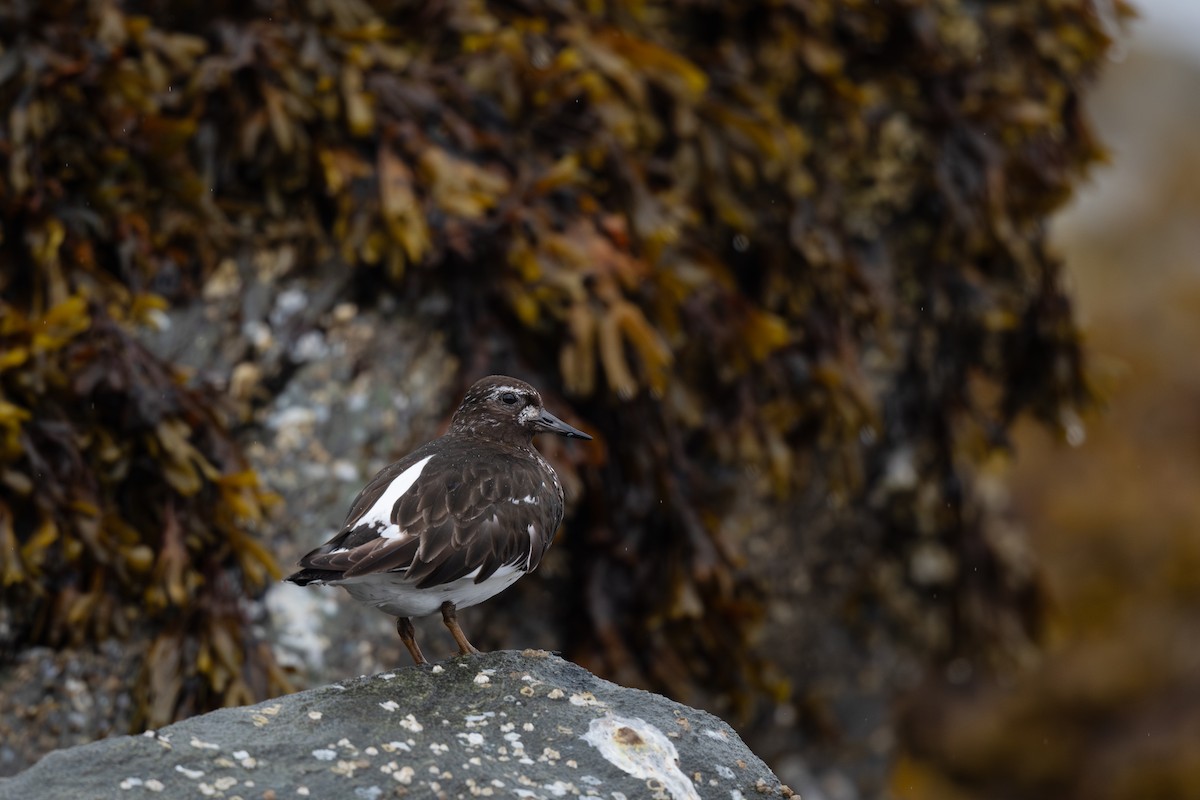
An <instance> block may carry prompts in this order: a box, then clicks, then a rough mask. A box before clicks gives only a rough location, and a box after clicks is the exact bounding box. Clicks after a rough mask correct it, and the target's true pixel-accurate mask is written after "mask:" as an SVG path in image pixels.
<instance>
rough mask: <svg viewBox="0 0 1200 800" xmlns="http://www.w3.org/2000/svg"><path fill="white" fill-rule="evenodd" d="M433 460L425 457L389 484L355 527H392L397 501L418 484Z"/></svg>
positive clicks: (356, 522) (357, 521)
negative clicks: (393, 511) (427, 465)
mask: <svg viewBox="0 0 1200 800" xmlns="http://www.w3.org/2000/svg"><path fill="white" fill-rule="evenodd" d="M431 458H433V456H425V457H424V458H422V459H421V460H420V461H418V462H417V463H415V464H413V465H412V466H411V467H409V468H408V469H406V470H404V472H401V473H400V474H399V475H397V476H396V477H395V478H394V479H393V480H392V482H391V483H389V484H388V487H387V489H384V491H383V494H382V495H380V496H379V499H378V500H376V501H375V504H374V505H372V506H371V507H370V508H369V509H367V513H365V514H363V515H362V516H361V517H359V518H358V519H357V520H356V521H355V523H354V525H355V527H358V526H359V525H371V524H376V525H378V526H379V527H381V528H383V527H387V526H390V525H391V524H392V509H393V508H395V507H396V501H398V500H399V499H400V498H401V497H403V496H404V493H405V492H407V491H408V490H409V489H411V488H412V486H413V484H414V483H416V482H417V478H420V477H421V473H422V472H423V471H424V470H425V465H426V464H428V463H429V459H431ZM389 538H392V537H389Z"/></svg>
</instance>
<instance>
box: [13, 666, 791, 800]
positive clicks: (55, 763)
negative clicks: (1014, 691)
mask: <svg viewBox="0 0 1200 800" xmlns="http://www.w3.org/2000/svg"><path fill="white" fill-rule="evenodd" d="M405 795H407V796H410V797H445V798H457V797H520V798H557V797H590V798H605V800H621V798H628V799H629V800H633V799H634V798H665V799H666V800H697V799H698V798H721V800H738V798H752V797H771V796H774V797H790V796H792V792H791V790H789V789H788V788H787V787H785V786H782V785H781V784H780V783H779V781H778V779H777V778H776V777H775V776H774V775H773V774H772V773H771V771H770V770H769V769H768V768H767V766H766V765H765V764H763V762H762V761H761V760H760V759H758V758H757V757H756V756H755V755H754V754H752V753H751V752H750V751H749V749H747V747H746V746H745V745H744V744H743V743H742V741H741V739H739V738H738V735H737V734H736V733H734V731H733V729H732V728H730V727H729V726H728V725H727V724H725V723H724V722H722V721H721V720H720V719H718V718H716V717H714V716H712V715H711V714H708V713H707V712H704V711H699V710H696V709H692V708H689V707H687V706H683V705H680V704H678V703H675V702H673V701H671V700H668V699H666V698H664V697H661V696H659V695H655V694H650V693H648V692H643V691H640V690H637V689H628V688H624V687H621V686H618V685H616V684H613V683H609V682H607V681H604V680H601V679H600V678H597V677H595V676H594V675H592V674H591V673H589V672H588V671H586V670H584V669H583V668H582V667H579V666H576V665H575V664H572V663H570V662H567V661H564V660H562V659H561V658H558V657H557V656H553V655H550V654H548V653H545V652H543V651H532V650H526V651H524V652H523V653H518V652H515V651H502V652H496V653H488V654H484V655H480V656H476V657H468V658H457V659H454V660H451V661H447V662H444V663H442V664H438V665H434V666H432V667H422V668H417V667H406V668H403V669H398V670H396V671H394V672H390V673H383V674H379V675H375V676H373V677H362V678H357V679H355V680H350V681H345V682H343V683H341V684H333V685H330V686H325V687H321V688H317V689H311V690H309V691H305V692H298V693H296V694H293V695H289V696H286V697H280V698H276V699H274V700H269V701H267V702H265V703H259V704H258V705H254V706H246V707H242V708H230V709H223V710H220V711H215V712H213V713H211V714H205V715H203V716H199V717H193V718H192V719H188V720H185V721H183V722H180V723H177V724H175V725H171V726H169V727H166V728H163V729H161V730H159V731H148V732H146V733H145V734H143V735H141V736H123V737H119V738H114V739H107V740H104V741H100V742H95V743H93V744H89V745H83V746H80V747H74V748H70V749H68V750H59V751H56V752H54V753H51V754H49V755H47V756H46V757H45V758H43V759H42V760H41V761H40V762H38V763H37V764H36V765H34V766H33V767H31V768H30V769H28V770H26V771H25V772H23V773H21V774H20V775H17V776H16V777H14V778H11V779H8V780H2V781H0V798H2V799H4V800H7V798H29V797H40V798H58V797H62V798H68V797H69V798H110V797H111V798H136V797H154V796H160V797H215V798H229V799H230V800H232V799H233V798H243V800H250V799H251V798H285V797H287V798H292V797H313V798H325V797H344V798H364V799H365V800H375V799H376V798H386V797H399V796H405Z"/></svg>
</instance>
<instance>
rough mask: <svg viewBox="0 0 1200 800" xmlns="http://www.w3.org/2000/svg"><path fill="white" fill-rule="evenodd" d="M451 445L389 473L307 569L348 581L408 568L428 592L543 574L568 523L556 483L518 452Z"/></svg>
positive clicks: (366, 492) (420, 453)
mask: <svg viewBox="0 0 1200 800" xmlns="http://www.w3.org/2000/svg"><path fill="white" fill-rule="evenodd" d="M452 444H453V443H449V442H444V443H443V445H442V446H441V447H440V448H438V449H436V450H434V449H432V448H431V447H430V445H426V447H423V448H421V449H419V450H417V451H415V452H413V453H412V454H410V455H409V456H407V457H406V458H404V459H403V460H402V461H400V462H397V463H396V464H394V465H392V466H391V467H388V468H387V469H385V470H383V471H382V472H381V473H380V474H379V475H377V476H376V477H375V478H374V479H373V480H372V481H371V483H369V484H367V486H366V487H365V488H364V489H363V491H362V492H361V493H360V494H359V496H358V498H356V499H355V501H354V503H353V505H352V507H351V511H350V515H349V516H348V517H347V519H346V523H345V525H344V526H343V528H342V530H341V532H339V533H338V535H337V536H335V537H334V538H333V539H331V540H330V541H329V542H327V543H326V544H324V545H322V546H321V547H319V548H317V549H316V550H314V551H313V552H311V553H309V554H308V555H306V556H305V557H304V558H303V559H301V561H300V565H301V566H302V567H304V568H306V569H309V570H314V571H320V572H332V573H340V575H338V578H341V579H345V578H353V577H356V576H361V575H366V574H369V573H375V572H393V571H404V572H405V574H406V576H407V577H408V578H409V579H410V580H412V581H414V582H416V583H417V585H418V586H420V587H422V588H424V587H427V586H434V585H437V584H442V583H448V582H450V581H454V580H457V579H459V578H462V577H465V576H467V575H470V574H471V573H472V572H474V571H475V570H476V569H478V570H479V572H478V574H477V575H476V576H475V581H476V582H481V581H483V580H485V579H486V578H488V577H489V576H491V575H492V574H493V573H494V572H495V571H496V570H497V569H499V568H500V567H501V566H504V565H514V566H520V567H521V568H522V569H526V570H530V569H533V568H534V567H536V566H537V563H538V562H539V561H540V559H541V556H542V553H543V552H545V550H546V548H547V547H548V546H549V544H550V540H551V538H552V537H553V536H554V532H555V529H557V527H558V523H559V522H560V521H561V520H562V501H561V498H560V497H559V496H558V494H557V493H556V492H555V491H553V490H550V491H546V489H545V488H544V487H545V486H546V485H548V484H550V483H551V481H552V479H551V476H549V475H547V474H546V473H545V471H544V470H543V469H542V468H541V467H540V466H538V465H537V464H535V463H531V462H529V461H528V460H527V459H523V458H519V457H517V456H516V455H515V454H512V455H510V454H507V453H505V452H504V451H497V452H496V453H487V454H481V453H479V452H477V449H478V448H477V447H476V448H473V449H471V450H469V451H468V450H464V449H462V448H457V447H454V446H447V445H452ZM483 455H487V456H491V457H488V458H484V457H481V456H483ZM410 470H415V471H416V472H415V473H410V472H409V471H410ZM405 484H407V485H405ZM401 488H403V489H404V491H402V492H399V491H398V490H399V489H401ZM318 579H320V580H329V579H337V578H331V577H320V578H318Z"/></svg>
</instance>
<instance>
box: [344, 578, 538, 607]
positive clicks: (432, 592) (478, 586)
mask: <svg viewBox="0 0 1200 800" xmlns="http://www.w3.org/2000/svg"><path fill="white" fill-rule="evenodd" d="M478 574H479V570H475V571H474V572H472V573H471V574H469V575H465V576H463V577H461V578H459V579H458V580H456V581H452V582H450V583H445V584H442V585H440V586H430V587H429V588H427V589H418V588H417V587H416V585H415V584H413V583H410V582H408V581H407V580H405V577H404V573H402V572H376V573H372V574H370V575H361V576H359V577H357V578H349V579H347V580H344V581H329V584H330V585H331V586H341V587H342V588H343V589H345V590H346V591H347V592H349V593H350V595H351V596H352V597H353V598H354V599H355V600H357V601H359V602H360V603H365V604H366V605H370V606H375V607H376V608H378V609H379V610H380V611H382V612H384V613H385V614H390V615H391V616H393V617H424V616H428V615H429V614H434V613H437V612H438V611H439V610H440V609H441V607H442V603H444V602H446V601H447V600H449V601H450V602H451V603H454V607H455V608H468V607H470V606H473V605H476V604H477V603H482V602H483V601H484V600H487V599H488V598H489V597H492V596H494V595H497V594H500V592H502V591H504V590H505V589H507V588H508V587H509V586H512V585H513V584H514V583H516V582H517V578H520V577H521V576H522V575H524V574H525V572H524V570H521V569H518V568H517V567H500V569H498V570H496V571H495V573H493V574H492V576H491V577H490V578H488V579H487V580H485V581H483V582H482V583H475V576H476V575H478Z"/></svg>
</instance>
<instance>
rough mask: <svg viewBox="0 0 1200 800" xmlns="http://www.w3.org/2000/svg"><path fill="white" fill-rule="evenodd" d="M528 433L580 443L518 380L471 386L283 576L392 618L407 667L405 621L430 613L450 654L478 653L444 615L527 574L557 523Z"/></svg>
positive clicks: (551, 490) (559, 509)
mask: <svg viewBox="0 0 1200 800" xmlns="http://www.w3.org/2000/svg"><path fill="white" fill-rule="evenodd" d="M535 433H557V434H559V435H560V436H567V437H575V438H578V439H591V438H592V437H591V436H588V435H587V434H586V433H584V432H583V431H580V430H578V429H576V428H573V427H571V426H570V425H568V424H567V423H565V422H563V421H562V420H560V419H559V418H558V417H556V416H554V415H553V414H551V413H550V412H549V411H547V410H546V409H544V408H542V397H541V395H540V394H538V392H537V390H536V389H534V388H533V387H532V386H530V385H529V384H528V383H525V382H524V381H519V380H517V379H516V378H508V377H505V376H503V375H493V376H491V377H489V378H484V379H483V380H480V381H478V382H476V383H475V385H474V386H472V387H471V388H470V389H469V390H468V391H467V394H466V397H464V398H463V401H462V405H460V406H459V407H458V410H457V411H456V412H454V418H453V420H452V421H451V423H450V430H449V431H448V432H447V433H446V434H445V435H444V436H442V437H441V438H439V439H434V440H433V441H432V442H429V443H427V444H425V445H423V446H422V447H420V448H418V449H417V450H415V451H413V452H412V453H409V454H408V455H407V456H405V457H404V458H402V459H400V460H399V461H397V462H396V463H395V464H392V465H391V466H390V467H386V468H385V469H384V470H383V471H381V472H380V473H379V474H378V475H376V476H375V477H374V478H373V479H372V480H371V482H370V483H368V484H367V485H366V488H364V489H363V490H362V491H361V492H359V494H358V497H357V498H355V500H354V504H353V505H352V506H351V508H350V514H349V515H348V516H347V517H346V522H345V524H343V525H342V529H341V531H339V532H338V534H337V536H334V537H333V538H332V539H330V540H329V541H328V542H326V543H325V544H323V545H321V546H320V547H318V548H317V549H316V550H313V551H312V552H311V553H309V554H308V555H306V556H305V557H304V558H302V559H300V566H301V567H302V568H303V569H301V570H300V571H299V572H297V573H295V574H294V575H290V576H288V578H287V580H289V581H291V582H292V583H295V584H299V585H300V586H306V585H308V584H310V583H316V584H330V585H333V586H341V587H342V588H344V589H345V590H346V591H347V592H349V593H350V595H351V596H352V597H353V598H354V599H355V600H358V601H359V602H361V603H366V604H368V605H372V606H375V607H376V608H378V609H379V610H381V611H383V612H384V613H385V614H390V615H392V616H394V617H396V630H397V632H398V633H399V634H400V638H401V640H403V642H404V646H405V647H407V648H408V652H409V653H411V654H412V657H413V661H415V662H416V663H418V664H425V663H428V662H427V661H426V660H425V656H424V655H422V654H421V648H420V647H418V646H417V641H416V638H415V635H414V629H413V624H412V620H411V618H412V617H424V616H427V615H429V614H432V613H434V612H435V611H441V612H442V620H443V621H444V622H445V623H446V627H447V628H449V629H450V633H451V635H453V636H454V640H455V641H456V642H457V643H458V650H459V653H460V654H462V655H465V654H467V653H478V652H479V651H478V650H476V649H475V648H474V647H473V646H472V645H471V643H470V642H469V641H467V637H466V636H465V635H464V634H463V632H462V628H460V627H459V625H458V620H457V618H456V616H455V612H456V610H457V609H459V608H466V607H468V606H473V605H475V604H476V603H482V602H483V601H484V600H487V599H488V598H489V597H491V596H492V595H495V594H498V593H500V592H502V591H504V590H505V589H507V588H508V587H509V586H511V585H512V584H513V583H515V582H516V580H517V579H518V578H520V577H521V576H522V575H524V574H525V573H526V572H532V571H533V570H534V569H535V568H536V567H537V565H538V562H540V561H541V559H542V554H543V553H545V552H546V549H547V548H548V547H550V541H551V540H552V539H553V538H554V533H555V531H557V529H558V525H559V523H560V522H562V516H563V488H562V483H561V482H560V481H559V479H558V476H557V475H556V474H554V470H553V468H551V466H550V464H549V462H547V461H546V459H545V458H543V457H542V454H541V453H539V452H538V451H537V450H535V449H534V447H533V435H534V434H535Z"/></svg>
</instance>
